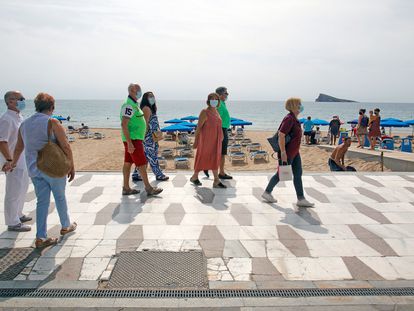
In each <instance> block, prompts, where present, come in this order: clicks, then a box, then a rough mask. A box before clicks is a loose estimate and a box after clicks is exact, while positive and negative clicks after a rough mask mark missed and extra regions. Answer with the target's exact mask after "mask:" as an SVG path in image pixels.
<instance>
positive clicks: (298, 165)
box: [266, 154, 305, 200]
mask: <svg viewBox="0 0 414 311" xmlns="http://www.w3.org/2000/svg"><path fill="white" fill-rule="evenodd" d="M281 162H282V161H281V160H280V157H279V165H281ZM288 163H289V164H290V165H292V172H293V185H294V186H295V190H296V196H297V197H298V200H300V199H303V198H305V196H304V195H303V185H302V159H301V158H300V154H298V155H297V156H296V157H294V158H293V159H292V160H289V159H288ZM278 182H279V172H277V173H276V174H275V175H274V176H273V177H272V178H271V179H270V181H269V184H268V185H267V187H266V192H267V193H272V191H273V189H274V188H275V187H276V185H277V184H278Z"/></svg>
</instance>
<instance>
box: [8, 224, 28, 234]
mask: <svg viewBox="0 0 414 311" xmlns="http://www.w3.org/2000/svg"><path fill="white" fill-rule="evenodd" d="M7 230H8V231H16V232H27V231H30V230H32V227H30V226H29V225H25V224H22V223H19V224H17V225H14V226H7Z"/></svg>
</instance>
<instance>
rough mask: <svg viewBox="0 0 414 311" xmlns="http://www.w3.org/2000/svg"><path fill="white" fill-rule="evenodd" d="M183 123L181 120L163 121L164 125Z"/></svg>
mask: <svg viewBox="0 0 414 311" xmlns="http://www.w3.org/2000/svg"><path fill="white" fill-rule="evenodd" d="M182 122H183V120H180V119H171V120H167V121H164V123H173V124H174V123H182Z"/></svg>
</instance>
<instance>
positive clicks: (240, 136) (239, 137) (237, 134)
mask: <svg viewBox="0 0 414 311" xmlns="http://www.w3.org/2000/svg"><path fill="white" fill-rule="evenodd" d="M234 138H235V139H236V140H243V139H244V133H237V132H236V136H235V137H234Z"/></svg>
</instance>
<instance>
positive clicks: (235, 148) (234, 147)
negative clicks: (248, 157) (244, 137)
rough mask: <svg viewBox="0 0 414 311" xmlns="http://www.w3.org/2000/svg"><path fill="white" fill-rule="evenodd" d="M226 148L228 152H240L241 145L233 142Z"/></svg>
mask: <svg viewBox="0 0 414 311" xmlns="http://www.w3.org/2000/svg"><path fill="white" fill-rule="evenodd" d="M227 150H228V152H229V153H233V152H241V151H242V145H240V144H233V145H230V146H229V147H228V149H227Z"/></svg>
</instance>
